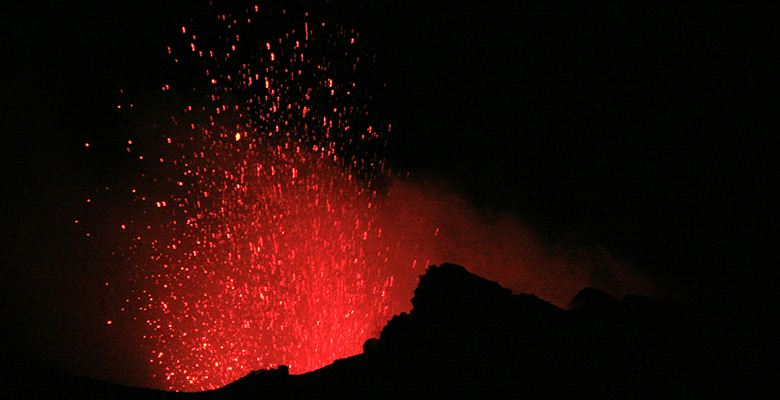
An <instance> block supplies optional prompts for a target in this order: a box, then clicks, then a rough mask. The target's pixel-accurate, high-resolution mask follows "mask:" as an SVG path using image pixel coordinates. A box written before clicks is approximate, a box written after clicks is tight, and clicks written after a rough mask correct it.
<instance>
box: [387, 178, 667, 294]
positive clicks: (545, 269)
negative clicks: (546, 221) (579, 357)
mask: <svg viewBox="0 0 780 400" xmlns="http://www.w3.org/2000/svg"><path fill="white" fill-rule="evenodd" d="M386 196H387V198H386V199H385V203H384V204H383V205H382V209H381V211H380V212H381V217H380V218H381V220H382V225H383V227H384V229H385V231H386V234H387V235H389V236H391V237H390V238H387V239H386V240H385V242H386V243H392V244H393V245H394V246H397V249H396V251H395V252H394V253H396V254H398V255H399V256H398V259H397V260H396V263H398V265H396V266H394V268H396V271H394V272H395V274H396V275H397V276H401V277H403V276H405V275H406V276H407V277H409V276H410V275H413V276H414V278H416V276H417V275H420V274H421V273H422V272H424V270H425V268H426V267H427V266H428V265H432V264H434V265H438V264H442V263H455V264H460V265H469V266H470V268H471V270H472V271H473V272H474V273H475V274H477V275H480V276H483V277H485V278H487V279H490V280H493V281H496V282H498V283H499V284H501V285H502V286H503V287H507V288H510V289H512V291H513V292H515V293H532V294H535V295H537V296H538V297H540V298H542V299H544V300H547V301H549V302H551V303H553V304H555V305H557V306H559V307H563V308H566V307H567V306H568V301H569V300H570V299H571V298H572V297H573V296H574V295H575V294H576V293H577V292H578V291H580V290H581V289H582V288H584V287H590V286H592V287H597V288H599V289H601V290H603V291H605V292H607V293H610V294H612V295H615V296H618V297H621V296H623V295H625V294H641V295H656V294H657V290H656V289H655V288H654V286H653V285H652V283H651V282H650V279H649V277H648V276H647V274H646V273H644V272H643V271H640V270H638V269H637V268H636V267H634V266H633V265H632V264H631V263H629V262H628V261H625V260H621V259H619V258H617V257H615V256H613V255H612V254H611V253H610V252H609V250H608V249H606V248H605V247H603V246H595V245H585V244H583V243H578V242H577V241H576V240H574V239H569V238H556V239H554V240H551V239H549V238H547V237H543V236H542V235H540V234H538V233H537V231H536V229H535V228H534V227H533V226H531V225H529V224H527V223H524V221H523V218H522V216H520V215H518V214H516V213H512V212H497V211H494V210H491V209H489V208H485V207H478V206H476V205H474V204H473V203H471V202H470V201H469V200H468V199H467V197H466V196H465V195H464V194H462V193H460V192H459V191H457V190H456V189H454V188H453V185H451V184H449V183H447V182H446V181H443V180H435V179H433V178H431V177H425V178H420V179H415V178H411V179H409V178H407V179H404V178H397V179H393V180H391V183H390V184H389V185H388V190H387V192H386ZM410 284H411V282H410ZM415 284H416V282H415ZM412 286H413V285H412ZM412 289H413V288H412ZM409 293H411V291H410V292H409ZM406 298H411V296H407V297H406Z"/></svg>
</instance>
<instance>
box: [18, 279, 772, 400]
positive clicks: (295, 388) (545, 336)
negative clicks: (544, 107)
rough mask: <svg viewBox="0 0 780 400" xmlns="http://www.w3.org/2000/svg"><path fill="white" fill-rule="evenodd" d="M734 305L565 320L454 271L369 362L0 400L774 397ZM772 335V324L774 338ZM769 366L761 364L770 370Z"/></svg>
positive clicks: (429, 290) (31, 381) (654, 308)
mask: <svg viewBox="0 0 780 400" xmlns="http://www.w3.org/2000/svg"><path fill="white" fill-rule="evenodd" d="M730 300H733V299H724V301H723V302H721V303H720V304H713V303H712V302H710V303H708V305H705V304H700V305H692V304H682V303H674V302H665V301H659V300H654V299H650V298H647V297H642V296H637V295H627V296H625V297H624V298H623V299H622V300H618V299H617V298H615V297H612V296H611V295H609V294H607V293H604V292H602V291H600V290H598V289H595V288H585V289H583V290H582V291H581V292H580V293H579V294H577V296H575V297H574V298H573V299H572V302H571V307H570V309H568V310H564V309H561V308H558V307H556V306H554V305H552V304H550V303H547V302H545V301H543V300H540V299H539V298H537V297H536V296H534V295H530V294H512V292H511V291H510V290H509V289H505V288H502V287H501V286H500V285H499V284H498V283H496V282H492V281H489V280H487V279H484V278H481V277H479V276H477V275H474V274H472V273H469V272H468V271H467V270H466V269H465V268H464V267H461V266H458V265H452V264H443V265H441V266H438V267H437V266H431V267H429V268H428V270H427V272H426V273H425V274H424V275H422V276H421V277H420V283H419V286H418V287H417V289H416V290H415V292H414V298H413V300H412V303H413V306H414V307H413V309H412V311H411V312H410V313H408V314H407V313H402V314H401V315H397V316H395V317H394V318H393V319H392V320H391V321H389V322H388V324H387V325H386V326H385V328H384V329H383V330H382V332H381V335H380V337H379V338H378V339H371V340H369V341H367V342H366V344H365V346H364V352H363V354H359V355H356V356H353V357H349V358H346V359H341V360H337V361H336V362H334V363H333V364H331V365H329V366H326V367H324V368H321V369H319V370H316V371H312V372H309V373H306V374H302V375H290V374H289V372H288V369H287V367H285V366H280V367H279V368H277V369H272V370H262V371H255V372H253V373H251V374H249V375H247V376H245V377H244V378H241V379H239V380H237V381H235V382H233V383H231V384H229V385H227V386H225V387H223V388H220V389H217V390H213V391H208V392H200V393H170V392H163V391H157V390H151V389H139V388H130V387H124V386H120V385H115V384H111V383H108V382H102V381H96V380H91V379H86V378H78V377H72V376H68V375H66V374H62V373H58V372H54V371H50V370H46V369H22V370H16V371H15V372H14V373H12V374H10V375H9V374H6V376H5V377H6V378H11V379H9V384H6V385H3V390H4V391H7V393H6V394H5V395H3V396H2V397H3V398H73V399H76V398H112V399H117V398H124V399H133V398H139V399H140V398H144V399H149V398H153V399H154V398H159V399H168V398H171V399H172V398H198V399H240V398H247V399H249V398H268V399H277V398H279V399H308V398H339V399H345V398H354V399H366V398H372V399H373V398H379V399H414V398H420V399H423V398H424V399H432V398H433V399H436V398H532V399H534V398H596V397H598V398H603V397H609V398H703V397H714V398H723V396H725V397H726V398H736V397H751V398H768V397H772V392H771V390H772V389H773V385H774V384H773V383H772V382H773V380H772V379H771V376H772V373H771V371H772V368H770V367H769V364H768V361H769V358H770V356H769V355H768V352H767V351H766V350H767V349H768V347H764V346H766V343H768V342H765V341H764V340H763V339H766V338H768V337H769V335H768V332H769V330H768V329H761V328H760V327H761V325H762V324H761V321H764V320H767V319H765V318H763V317H762V316H761V315H760V314H756V313H749V312H746V310H745V309H742V308H739V307H731V308H729V307H728V306H726V304H732V305H736V304H737V303H736V302H735V301H730ZM767 326H768V325H767ZM765 362H766V364H765Z"/></svg>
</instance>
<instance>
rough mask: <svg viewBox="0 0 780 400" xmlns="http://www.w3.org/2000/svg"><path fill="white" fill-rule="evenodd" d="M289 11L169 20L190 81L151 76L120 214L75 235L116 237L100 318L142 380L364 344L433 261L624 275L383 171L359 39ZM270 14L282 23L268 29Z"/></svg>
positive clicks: (560, 289)
mask: <svg viewBox="0 0 780 400" xmlns="http://www.w3.org/2000/svg"><path fill="white" fill-rule="evenodd" d="M289 14H290V13H288V12H286V11H283V10H278V11H274V12H272V13H267V12H261V11H260V10H259V9H258V7H254V6H253V7H250V8H246V9H240V10H237V11H236V10H233V11H231V12H221V11H213V15H211V16H210V18H211V19H210V20H209V21H206V22H203V21H195V22H193V23H192V24H190V25H186V26H183V27H181V38H182V40H181V41H180V42H179V43H178V44H172V45H171V46H170V47H169V48H168V53H169V57H170V59H171V63H174V64H176V65H184V66H185V67H182V68H183V69H184V70H186V69H188V68H189V69H192V68H194V69H195V70H196V71H197V76H194V77H192V80H193V81H194V82H195V83H194V84H192V85H191V87H176V86H175V85H165V86H163V87H162V91H163V92H164V94H167V93H179V95H178V97H177V96H174V95H170V98H168V99H169V101H170V102H171V103H172V104H176V107H177V109H176V110H175V111H174V112H173V113H172V115H168V116H167V117H166V119H165V121H164V122H159V121H158V122H157V123H156V124H155V127H154V129H151V131H150V132H143V133H141V132H139V133H138V135H137V136H136V137H133V138H128V139H127V140H126V142H127V145H126V147H127V152H129V153H130V154H133V155H134V161H133V163H134V165H133V166H132V167H131V169H133V170H137V171H138V172H139V174H138V175H139V176H138V179H137V182H136V183H134V184H133V185H132V186H133V187H127V188H125V187H123V185H119V188H112V190H113V191H116V190H120V191H121V190H123V191H125V192H128V193H131V196H132V200H131V201H130V204H122V205H119V206H116V207H119V208H120V209H122V210H124V212H123V215H124V216H123V217H122V218H120V220H114V219H109V220H108V221H105V222H104V223H103V225H95V226H94V227H93V228H92V229H89V228H86V227H85V229H87V232H86V233H85V235H86V236H90V238H91V239H90V240H94V241H96V243H100V246H105V245H106V243H109V242H110V243H113V244H116V247H117V249H116V251H115V262H116V263H117V264H118V265H120V266H121V268H119V269H120V270H122V271H124V272H121V273H119V274H115V276H114V277H113V278H111V279H110V280H109V282H105V285H106V287H108V288H111V290H115V291H116V292H117V293H124V294H125V296H126V298H125V299H124V304H123V305H122V306H118V307H117V310H116V312H114V313H112V314H111V316H109V317H108V318H107V320H106V322H105V324H106V325H105V326H106V329H107V330H113V331H114V332H119V333H116V335H118V336H120V337H123V338H125V339H124V340H125V341H126V343H132V344H133V345H134V346H137V347H135V348H139V347H140V349H141V351H142V356H143V357H144V358H145V359H146V360H148V366H149V372H148V381H149V382H150V383H149V384H150V386H155V387H158V388H162V389H167V390H184V391H197V390H205V389H213V388H217V387H221V386H223V385H225V384H227V383H230V382H232V381H234V380H236V379H238V378H240V377H242V376H244V375H246V374H247V373H248V372H250V371H252V370H257V369H262V368H269V367H274V366H276V365H282V364H284V365H288V366H289V367H290V369H291V372H292V373H303V372H307V371H311V370H314V369H317V368H319V367H322V366H324V365H327V364H329V363H331V362H333V361H334V360H335V359H338V358H343V357H347V356H351V355H354V354H357V353H359V352H360V351H361V346H362V344H363V343H364V341H365V340H367V339H369V338H371V337H375V336H377V335H378V333H379V331H380V330H381V328H382V327H383V326H384V324H385V323H386V321H387V320H389V319H390V318H391V317H392V316H393V315H395V314H398V313H400V312H402V311H408V310H409V308H410V306H411V302H410V300H411V297H412V291H413V290H414V288H415V286H416V284H417V276H419V275H421V274H422V273H424V271H425V268H426V266H427V265H429V264H431V263H441V262H456V263H462V264H464V265H466V266H467V268H469V269H470V270H472V271H473V272H476V273H479V274H481V275H483V276H485V277H487V278H489V279H494V280H497V281H499V283H501V284H502V285H504V286H507V287H510V288H512V289H514V290H515V291H524V292H531V293H536V294H538V295H539V296H540V297H542V298H545V299H547V300H550V301H553V302H555V303H556V304H558V305H565V301H566V300H567V299H569V298H571V296H573V295H574V293H576V291H577V290H578V289H580V288H582V287H584V286H587V285H589V284H592V283H593V271H594V268H595V267H594V265H595V264H599V265H601V267H599V268H598V269H599V270H600V271H607V273H608V274H609V275H610V276H612V277H615V276H618V275H620V274H625V272H621V271H623V268H622V267H621V266H620V265H619V263H617V262H615V261H614V260H611V259H609V257H608V256H601V255H600V256H598V257H595V258H594V257H592V256H591V255H587V254H585V255H583V253H582V252H577V251H564V252H560V251H558V250H560V249H557V250H556V249H552V248H550V247H549V246H545V245H544V244H542V243H541V242H540V241H539V239H538V238H537V237H536V236H535V235H534V233H533V232H532V231H531V230H530V229H529V228H527V227H524V226H523V225H522V224H520V223H519V221H518V220H517V219H516V218H512V217H502V216H498V217H496V216H494V217H491V218H487V220H491V221H492V222H490V223H486V221H487V220H486V217H485V216H484V215H480V214H479V213H478V212H476V211H474V210H473V209H472V208H471V207H470V206H469V205H468V203H466V202H465V201H463V200H461V199H460V198H459V197H457V196H456V195H454V194H452V193H443V192H442V191H441V190H439V189H436V190H434V189H433V188H431V187H427V188H425V189H423V188H421V187H420V186H418V185H413V184H411V183H410V182H408V181H404V180H401V179H397V178H392V174H390V173H389V172H388V171H387V169H386V167H385V164H384V159H383V157H382V154H381V153H382V149H383V146H384V140H385V139H384V137H383V135H384V134H385V133H386V132H387V131H389V130H390V127H389V125H388V126H381V127H377V126H371V124H369V122H368V121H369V119H368V117H367V111H366V104H367V102H368V97H369V93H368V92H369V88H368V87H366V85H365V84H364V82H363V81H361V80H360V76H361V74H364V73H365V72H364V71H365V70H367V68H368V67H367V66H368V65H370V61H369V59H368V56H367V55H366V54H362V53H361V51H360V48H359V46H360V40H361V39H360V36H359V34H358V33H357V32H354V31H351V30H347V29H344V28H341V27H338V26H333V25H330V24H325V23H322V21H319V20H316V19H315V18H313V17H310V16H309V15H308V14H305V13H302V14H300V15H293V16H291V15H289ZM279 20H283V21H288V20H289V21H292V22H291V25H290V26H292V27H290V26H286V27H285V28H284V29H279V31H278V32H274V34H275V35H276V36H272V33H270V32H271V31H273V29H272V28H273V27H277V28H278V27H279V25H280V23H279V22H278V21H279ZM271 21H277V22H271ZM193 66H195V67H193ZM200 66H202V69H201V67H200ZM185 92H189V93H191V95H190V96H189V97H186V100H181V93H185ZM128 108H129V107H125V109H128ZM380 181H381V184H380V183H379V182H380ZM105 192H108V191H107V190H106V191H104V192H101V193H102V194H97V195H95V196H93V197H92V198H90V200H89V201H90V207H95V215H103V214H100V212H99V210H100V209H101V208H102V209H105V208H107V207H112V206H111V205H110V204H107V203H109V202H110V200H111V199H112V197H111V196H109V195H107V194H106V193H105ZM84 219H85V220H86V219H88V218H84ZM81 226H88V224H87V223H85V222H81ZM575 253H576V254H575ZM575 258H576V260H575ZM594 260H595V261H594ZM602 275H604V274H602ZM632 279H633V278H630V277H629V278H626V277H625V276H622V275H620V276H618V277H617V278H614V279H612V281H614V282H632ZM606 281H609V279H606V280H605V279H602V283H604V282H606ZM612 281H609V282H606V284H607V286H609V287H611V288H613V289H615V290H616V291H617V290H622V291H628V290H632V289H634V288H635V287H636V286H635V285H633V284H628V285H622V286H621V285H613V284H612V283H611V282H612ZM610 285H611V286H610ZM120 309H121V311H120Z"/></svg>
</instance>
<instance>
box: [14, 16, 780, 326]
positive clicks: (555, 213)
mask: <svg viewBox="0 0 780 400" xmlns="http://www.w3.org/2000/svg"><path fill="white" fill-rule="evenodd" d="M78 3H79V5H76V6H70V5H65V3H62V4H60V3H57V5H54V6H51V5H46V4H40V5H39V4H35V3H34V2H33V3H26V4H25V5H24V6H17V7H11V10H10V12H5V11H4V12H3V14H4V15H5V16H6V17H5V18H6V19H9V20H10V21H7V22H4V23H3V25H4V27H3V28H2V29H3V34H2V41H3V42H2V47H3V48H2V52H3V56H2V60H3V61H2V71H3V72H2V73H3V76H4V77H3V83H2V93H3V115H4V116H3V117H2V124H1V125H0V126H2V142H3V145H2V148H3V150H2V152H3V153H2V156H3V167H2V185H3V197H2V199H3V200H2V201H3V202H4V203H5V204H4V207H3V209H4V210H3V216H4V222H3V232H2V234H3V242H4V248H3V259H2V262H3V263H4V265H3V275H4V276H3V278H2V280H3V288H4V293H5V294H4V298H3V301H4V303H5V304H4V307H3V312H4V313H7V314H8V315H10V316H11V317H13V318H19V315H22V314H23V313H24V306H19V305H20V304H23V303H24V301H23V300H20V299H19V297H20V296H23V294H24V292H25V290H26V289H25V288H24V287H23V285H22V287H19V285H17V284H16V283H17V282H25V280H26V279H27V278H28V277H29V276H30V275H34V274H35V273H38V272H35V271H36V268H35V265H36V263H43V262H45V260H47V259H51V258H52V257H68V255H67V254H69V253H68V249H63V248H61V247H67V245H68V243H67V241H64V242H63V241H62V240H63V239H62V235H59V233H61V232H62V231H64V230H66V229H67V228H66V227H65V226H66V222H65V221H69V220H70V215H69V214H68V212H69V211H68V210H69V209H68V205H69V204H72V203H74V202H76V201H77V199H80V198H81V197H80V194H79V187H80V186H79V185H87V184H92V183H94V182H102V181H110V180H111V179H112V177H114V176H116V174H122V173H123V172H122V171H117V165H118V163H117V162H116V160H113V159H112V158H106V159H105V160H99V161H94V160H93V161H89V162H94V163H96V164H89V162H88V161H84V160H83V159H82V158H80V157H79V155H80V154H81V153H80V152H83V151H84V148H83V144H84V143H85V142H91V143H95V144H96V145H98V146H99V145H103V144H105V145H106V146H108V145H110V143H112V141H113V140H114V139H115V138H116V137H122V134H121V132H123V130H127V129H131V128H130V127H132V126H134V124H137V123H138V122H137V121H133V120H128V119H127V118H125V117H121V116H120V117H118V116H117V114H116V113H115V110H114V107H115V104H117V102H118V101H121V96H120V95H119V93H118V92H119V89H123V88H125V89H127V88H130V89H132V91H133V93H134V96H136V97H135V98H137V99H140V101H141V102H143V101H150V102H151V101H153V99H154V98H155V96H156V91H159V88H160V86H161V85H162V84H164V80H165V78H166V77H167V76H169V75H166V74H170V73H171V71H170V66H169V61H168V60H167V59H166V58H165V57H164V55H165V46H166V44H167V43H168V42H169V41H170V38H171V37H173V35H175V34H176V32H177V30H179V29H180V26H181V23H182V20H184V19H186V18H187V17H188V15H190V13H191V12H192V11H188V10H182V9H181V8H179V7H177V6H176V5H175V3H173V2H171V3H167V5H158V4H156V3H157V2H140V3H137V2H135V3H134V4H135V5H132V6H127V5H122V6H119V5H118V3H117V5H114V4H113V3H111V4H104V2H94V3H95V4H89V3H91V2H78ZM178 3H189V2H178ZM372 3H376V4H372ZM384 3H387V4H384ZM497 3H500V4H499V5H495V6H492V7H486V6H485V4H484V3H475V4H472V5H462V6H457V7H453V6H447V7H445V6H442V5H439V4H438V3H437V2H418V1H394V2H379V1H377V2H365V3H364V5H362V6H359V7H357V6H355V7H353V6H349V7H346V6H338V7H333V8H331V7H329V6H326V7H323V10H324V11H322V12H323V13H324V14H327V15H328V17H327V18H332V19H334V22H340V23H342V24H343V25H346V26H353V27H355V28H356V29H357V30H358V31H359V32H361V35H362V38H363V40H365V41H366V42H367V43H368V45H367V47H368V48H369V49H370V51H371V52H372V53H374V54H376V55H377V74H378V77H377V78H376V79H377V80H380V81H382V82H384V83H386V84H387V88H386V89H385V90H384V91H381V92H380V93H377V94H376V96H375V99H374V100H375V101H374V103H373V104H372V105H371V110H372V112H373V114H374V116H375V117H376V118H379V119H381V120H384V121H387V122H390V123H392V124H393V129H392V135H391V136H390V137H389V147H388V156H387V158H388V162H389V164H390V165H392V166H394V167H395V168H396V169H397V170H407V171H412V172H413V173H416V174H430V175H433V176H436V177H438V179H442V180H445V181H448V182H450V184H451V185H453V186H455V187H457V188H459V190H461V191H462V192H464V193H465V194H466V195H467V196H468V197H469V198H470V199H471V201H473V202H474V203H475V204H477V205H479V206H480V207H486V208H491V209H497V210H500V211H507V212H508V211H511V212H517V213H519V214H520V215H521V216H522V218H523V219H524V220H526V221H528V222H530V223H531V224H532V225H534V226H535V227H536V228H537V229H538V230H539V232H541V233H542V234H544V235H546V236H548V237H549V238H550V240H554V239H555V238H560V237H567V238H574V240H578V241H582V242H586V243H593V244H602V245H604V246H606V247H607V248H608V249H610V250H611V251H612V252H613V253H615V254H617V255H619V256H621V257H625V258H627V259H630V260H632V261H634V262H636V263H638V264H639V265H642V266H644V268H646V269H647V270H648V271H650V272H651V274H653V276H654V277H655V278H656V279H657V280H658V281H659V282H662V284H664V285H667V286H669V287H672V288H673V289H674V290H681V289H684V288H685V287H692V288H697V289H701V288H700V287H699V285H714V287H716V288H726V287H729V286H735V287H738V288H739V290H750V289H752V288H754V287H755V286H753V285H755V284H756V283H758V282H764V283H766V282H769V281H771V280H772V279H773V278H774V276H775V275H776V272H774V271H773V270H771V269H770V268H769V266H768V265H769V264H768V263H769V254H768V253H769V249H771V248H772V247H773V246H774V241H775V240H774V239H775V235H774V234H768V233H765V232H774V231H775V230H776V228H775V227H774V226H773V223H772V221H773V219H774V218H773V217H774V214H776V211H774V207H773V203H772V202H771V201H770V197H769V191H770V189H771V188H773V187H774V186H776V178H777V168H776V166H775V163H774V162H773V157H774V155H775V151H774V149H773V147H772V146H771V145H770V139H771V137H770V135H771V134H772V133H774V132H775V126H774V125H771V121H770V119H771V118H770V116H771V115H772V114H773V113H774V114H776V112H777V101H776V94H775V92H774V89H773V88H776V83H777V82H776V77H775V74H774V73H775V72H776V68H775V67H774V66H776V63H775V61H777V50H776V47H775V46H776V45H777V41H776V36H777V34H776V25H774V24H772V23H771V21H769V15H770V14H771V13H769V12H768V10H745V9H741V8H737V7H736V6H734V7H732V6H730V5H727V4H724V3H722V2H718V3H717V4H715V5H713V4H711V3H707V4H705V3H701V4H699V5H690V6H683V5H670V6H665V5H661V4H659V3H652V5H648V6H647V7H644V6H641V5H637V4H636V3H635V2H630V3H631V5H627V6H615V5H608V6H607V5H604V6H601V5H583V4H580V2H541V3H540V4H538V5H522V4H520V3H521V2H512V1H507V2H497ZM3 7H4V8H5V7H7V6H3ZM621 7H622V8H621ZM342 19H343V20H342ZM150 99H151V100H150ZM120 150H121V149H120ZM73 170H78V171H81V172H84V171H89V173H86V174H82V175H80V176H72V175H70V174H71V172H70V171H73ZM63 254H65V255H63ZM692 290H693V289H692Z"/></svg>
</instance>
